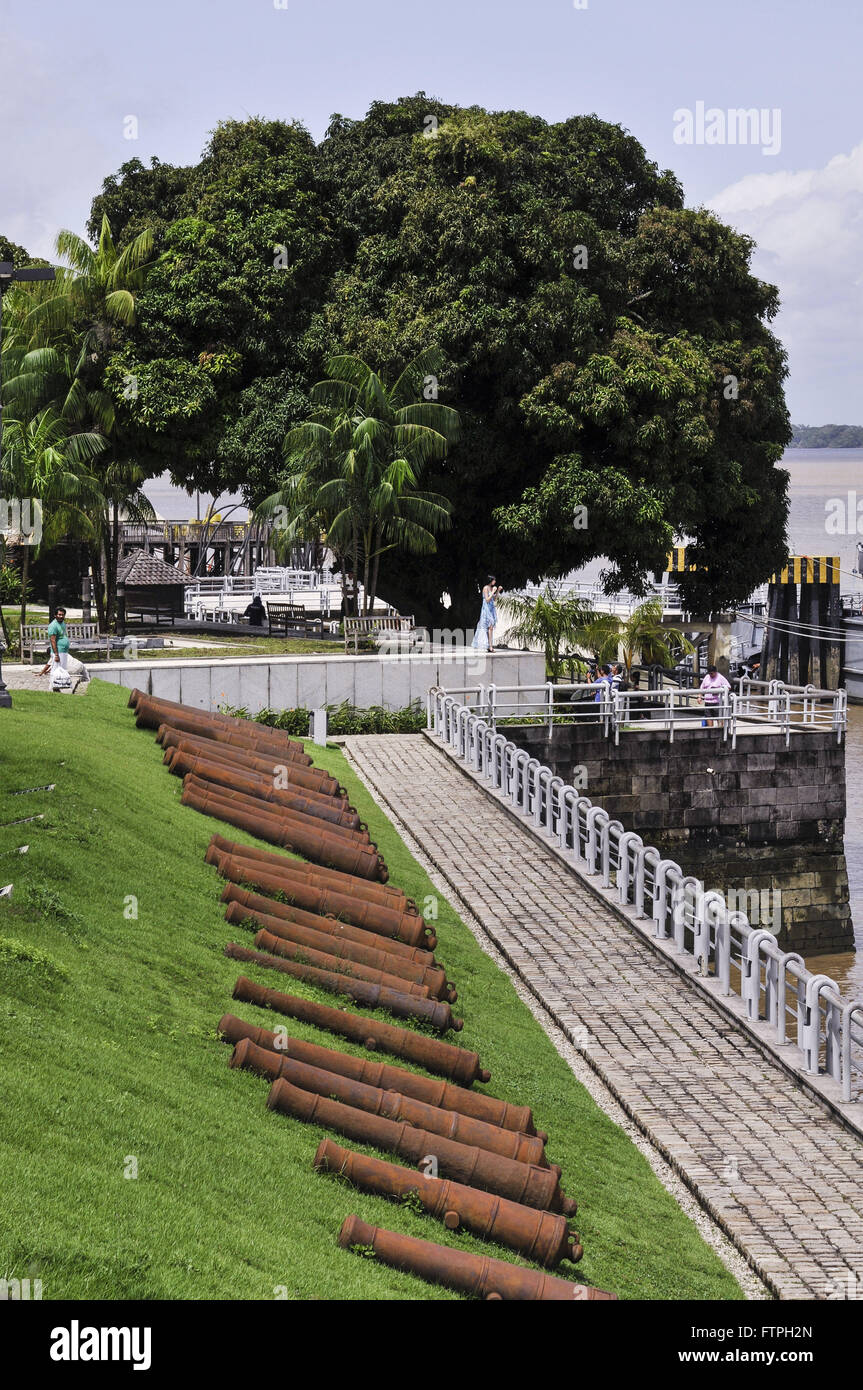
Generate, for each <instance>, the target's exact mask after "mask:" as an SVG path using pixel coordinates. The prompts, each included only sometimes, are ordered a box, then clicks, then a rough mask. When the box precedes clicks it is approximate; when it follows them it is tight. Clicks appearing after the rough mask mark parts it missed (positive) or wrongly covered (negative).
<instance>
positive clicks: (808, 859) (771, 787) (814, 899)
mask: <svg viewBox="0 0 863 1390" xmlns="http://www.w3.org/2000/svg"><path fill="white" fill-rule="evenodd" d="M506 732H507V736H508V737H509V738H511V739H513V741H514V742H515V743H518V744H519V746H520V747H522V748H526V749H528V751H529V752H530V753H531V754H532V755H533V756H534V757H537V758H539V759H540V761H541V762H544V763H546V764H548V766H550V767H551V768H553V770H554V771H555V772H556V773H557V774H558V776H560V777H563V778H564V779H565V780H566V781H567V782H572V781H575V782H576V785H578V786H580V787H582V788H583V791H584V794H585V795H586V796H589V797H590V799H591V800H592V801H595V802H597V803H598V804H599V805H600V806H603V807H604V808H605V810H607V811H608V812H609V814H610V815H612V816H613V817H614V818H615V819H617V820H620V821H621V822H622V824H623V825H624V826H625V827H626V829H627V830H637V831H638V833H639V834H640V835H641V836H642V837H643V839H644V840H646V841H647V842H648V843H650V844H655V845H658V846H659V848H660V849H662V850H664V851H665V852H666V853H667V854H668V856H669V857H670V858H672V859H674V860H676V862H677V863H678V864H680V866H681V868H682V869H684V871H685V872H686V873H691V874H695V875H696V876H697V877H698V878H700V879H702V880H703V881H704V883H705V885H706V886H707V887H708V888H716V889H718V890H719V891H720V892H722V893H723V894H724V895H726V898H727V895H728V894H729V893H733V892H738V893H741V892H747V893H748V892H750V891H752V892H756V891H757V892H759V893H762V892H763V893H766V894H776V893H779V894H780V895H781V898H780V899H779V900H778V902H779V905H780V908H781V918H780V917H779V915H778V914H774V912H773V911H772V908H771V911H770V913H769V920H767V921H760V922H759V923H758V925H761V926H766V927H773V926H774V925H775V926H776V927H778V928H779V939H780V941H781V944H782V945H783V946H784V947H785V948H786V949H788V950H795V951H800V952H801V954H803V955H806V954H810V955H816V954H820V953H822V952H825V953H826V952H836V951H848V950H853V949H854V947H853V931H852V926H851V908H850V905H849V894H848V874H847V869H846V865H845V855H844V847H843V833H844V827H845V749H844V747H843V746H841V745H837V743H836V739H835V736H831V735H830V734H826V733H825V734H822V733H817V734H816V733H813V734H805V735H799V736H797V737H792V739H791V743H790V745H789V747H787V748H786V746H785V739H784V738H783V737H782V736H781V735H778V734H763V735H761V734H759V735H757V736H749V735H744V736H741V737H739V738H738V743H737V748H736V749H732V747H731V744H730V742H728V743H723V742H722V740H721V738H719V737H718V736H716V737H710V736H705V734H704V733H702V732H701V731H700V730H697V729H689V730H677V731H675V735H674V742H673V743H669V741H668V737H667V735H663V734H661V733H647V732H645V733H641V732H639V733H624V734H622V735H621V740H620V743H619V745H617V746H615V744H614V741H613V740H612V739H606V738H605V737H604V736H603V733H602V730H601V729H600V728H599V727H598V726H591V725H587V724H585V725H581V726H580V727H579V726H573V725H568V726H556V727H555V728H554V729H553V730H551V731H550V732H549V730H548V729H546V728H542V727H540V726H535V727H534V726H527V727H524V728H521V729H518V728H516V729H514V730H513V729H511V728H508V729H507V731H506ZM577 769H580V770H581V771H580V773H579V772H577ZM585 779H586V780H585ZM764 904H765V906H766V905H767V900H766V899H765V900H764ZM741 910H743V911H745V910H746V908H745V906H741ZM774 916H776V917H777V920H776V921H775V922H774V920H773V919H774ZM780 923H781V925H780Z"/></svg>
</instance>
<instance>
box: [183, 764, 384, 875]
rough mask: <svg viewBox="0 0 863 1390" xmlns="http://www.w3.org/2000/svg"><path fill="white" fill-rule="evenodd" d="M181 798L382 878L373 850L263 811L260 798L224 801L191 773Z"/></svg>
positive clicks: (337, 864) (289, 845) (288, 845)
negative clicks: (256, 801) (260, 808)
mask: <svg viewBox="0 0 863 1390" xmlns="http://www.w3.org/2000/svg"><path fill="white" fill-rule="evenodd" d="M182 802H183V805H184V806H189V807H190V808H191V809H192V810H194V811H198V812H200V813H201V815H205V816H213V817H214V819H216V820H221V821H225V822H226V823H227V824H228V825H234V826H236V827H237V828H238V829H240V830H245V831H248V833H249V834H250V835H255V836H257V838H258V839H260V840H267V841H269V843H270V844H276V845H281V846H282V848H283V849H292V850H294V851H296V853H298V854H304V855H307V856H308V858H310V859H315V860H320V861H322V862H323V863H324V864H327V865H332V866H333V867H334V868H337V869H344V870H345V871H346V872H347V873H356V874H358V875H359V877H360V878H379V879H381V881H382V882H383V883H385V882H386V879H387V866H386V864H385V863H384V861H383V859H382V858H381V856H380V855H379V854H378V853H377V851H376V850H373V849H372V848H371V847H369V848H365V847H363V846H362V845H352V844H349V843H347V842H346V841H345V840H343V839H341V838H340V837H339V836H337V835H332V834H328V833H327V832H325V831H320V830H315V829H312V828H311V827H310V826H309V824H308V823H307V822H303V821H300V820H299V819H298V818H291V819H290V820H288V818H287V816H286V815H282V816H279V817H276V816H269V815H264V814H263V813H262V812H261V811H260V810H259V809H258V807H259V806H260V804H261V803H260V802H258V803H257V804H256V803H255V802H252V801H248V802H245V801H244V802H239V801H226V800H225V799H224V798H223V797H221V796H218V795H216V794H215V793H214V791H213V789H212V787H211V785H210V784H209V783H207V782H199V781H197V780H196V779H195V778H193V777H192V776H191V775H188V776H186V777H184V778H183V795H182Z"/></svg>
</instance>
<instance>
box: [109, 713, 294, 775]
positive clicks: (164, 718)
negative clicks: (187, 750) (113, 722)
mask: <svg viewBox="0 0 863 1390" xmlns="http://www.w3.org/2000/svg"><path fill="white" fill-rule="evenodd" d="M135 723H136V724H137V726H138V728H139V729H156V730H158V729H159V726H160V725H161V724H169V725H170V726H171V727H172V728H174V729H184V730H185V731H186V732H187V733H190V734H199V735H201V736H203V737H204V738H209V739H212V740H214V741H215V742H217V743H226V744H229V745H230V746H231V747H234V748H250V749H253V750H257V751H259V752H263V753H273V754H275V755H277V756H278V757H280V758H282V759H284V760H286V761H293V762H297V763H299V764H301V765H302V766H304V767H311V765H312V759H311V758H310V756H309V754H308V753H304V752H303V751H302V747H301V746H300V745H297V743H296V742H295V741H294V740H293V739H289V738H287V736H286V735H285V734H279V733H277V732H276V731H275V730H273V729H266V730H264V729H263V727H262V726H261V725H260V724H248V723H246V722H245V721H243V724H244V727H240V726H233V725H229V724H221V723H219V722H218V721H217V720H213V719H209V718H208V717H207V716H206V715H205V714H204V713H203V712H202V711H196V710H193V709H192V708H191V707H190V706H183V707H181V708H179V709H168V708H166V707H165V706H164V705H160V704H158V703H157V702H156V701H154V700H151V699H150V698H149V696H147V697H145V698H144V699H142V700H139V701H138V704H137V707H136V709H135Z"/></svg>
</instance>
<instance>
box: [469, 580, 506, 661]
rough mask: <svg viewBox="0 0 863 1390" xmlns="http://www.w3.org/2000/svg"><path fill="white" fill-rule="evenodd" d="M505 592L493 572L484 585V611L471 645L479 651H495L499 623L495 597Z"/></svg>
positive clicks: (480, 616)
mask: <svg viewBox="0 0 863 1390" xmlns="http://www.w3.org/2000/svg"><path fill="white" fill-rule="evenodd" d="M502 593H503V588H502V587H501V585H500V584H498V582H497V580H496V579H495V577H494V575H493V574H490V575H489V576H488V578H487V579H486V581H485V584H484V585H483V586H482V612H481V613H480V615H479V622H478V623H477V625H476V632H475V633H474V635H473V642H472V643H471V646H473V647H476V648H477V649H478V650H479V651H483V652H486V651H487V652H493V651H494V629H495V624H496V623H497V607H496V605H495V599H496V598H497V595H498V594H502Z"/></svg>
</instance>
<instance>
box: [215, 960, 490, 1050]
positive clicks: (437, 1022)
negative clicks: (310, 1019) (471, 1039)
mask: <svg viewBox="0 0 863 1390" xmlns="http://www.w3.org/2000/svg"><path fill="white" fill-rule="evenodd" d="M225 955H226V956H231V957H232V958H233V959H234V960H243V961H249V962H250V963H252V964H254V965H262V966H264V968H265V969H267V970H278V971H280V972H281V973H282V974H283V975H292V976H293V978H294V979H295V980H306V981H307V982H308V983H309V984H312V985H318V986H319V988H320V989H325V990H326V991H327V992H328V993H330V994H344V995H346V996H347V997H348V999H353V1001H354V1003H355V1004H362V1005H363V1007H364V1008H366V1009H386V1010H387V1011H388V1012H389V1013H391V1014H394V1015H395V1017H396V1018H421V1019H423V1020H424V1021H425V1022H426V1023H430V1024H431V1025H432V1027H433V1028H437V1030H438V1031H439V1032H440V1033H446V1032H448V1031H449V1030H450V1029H452V1031H453V1032H454V1033H460V1032H461V1030H462V1028H463V1027H464V1019H461V1018H453V1014H452V1009H451V1008H450V1006H449V1004H446V1003H441V1002H440V1001H438V1000H436V999H429V998H428V997H427V994H426V997H425V998H423V997H421V996H418V995H417V994H416V993H411V992H410V991H411V990H413V991H417V990H420V989H423V988H424V987H423V986H421V985H411V986H409V987H405V988H403V989H398V988H396V984H398V985H404V983H405V982H404V981H402V980H399V981H396V982H395V984H393V985H390V984H383V983H375V982H373V981H370V980H358V979H355V978H353V977H352V976H350V975H347V974H343V973H342V972H340V971H335V970H322V969H319V968H318V967H317V966H313V965H300V964H299V962H297V961H292V960H281V959H280V958H279V957H278V956H275V955H267V954H265V953H264V952H263V951H251V950H249V948H248V947H247V946H240V945H238V944H237V942H235V941H229V942H228V944H227V946H226V947H225ZM387 978H388V979H389V978H391V977H389V976H388V977H387Z"/></svg>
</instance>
